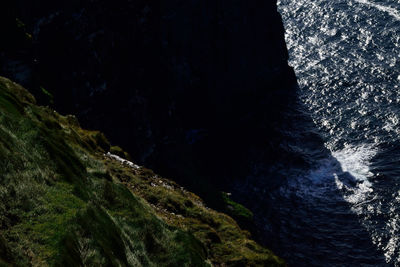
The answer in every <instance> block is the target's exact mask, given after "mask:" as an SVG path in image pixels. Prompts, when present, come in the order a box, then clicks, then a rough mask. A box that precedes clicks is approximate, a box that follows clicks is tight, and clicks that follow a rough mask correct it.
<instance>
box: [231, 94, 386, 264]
mask: <svg viewBox="0 0 400 267" xmlns="http://www.w3.org/2000/svg"><path fill="white" fill-rule="evenodd" d="M295 102H296V101H295ZM299 106H300V105H298V104H297V105H295V106H292V107H291V108H289V109H288V110H287V111H286V112H285V115H284V117H285V118H284V119H283V120H281V121H283V122H284V123H282V125H280V126H278V129H277V131H279V132H280V134H281V135H283V136H284V138H282V139H281V140H280V144H279V147H278V148H277V151H274V152H273V154H275V155H278V156H276V160H275V161H274V163H273V164H272V166H271V164H264V163H263V162H261V161H260V162H258V163H256V164H255V165H254V168H253V173H252V174H251V175H249V176H248V177H247V179H245V180H242V181H240V180H239V181H236V184H235V186H234V188H233V189H232V191H233V196H236V199H238V200H240V201H241V202H243V203H244V204H245V205H247V207H249V208H250V209H251V210H252V211H253V212H254V214H255V220H256V224H257V225H258V226H259V228H260V229H262V230H261V233H260V236H262V239H263V242H264V243H265V245H267V246H268V247H270V248H271V249H272V250H273V251H274V252H275V253H277V254H278V255H280V256H281V257H283V258H285V259H286V260H287V262H288V264H289V265H290V266H388V264H387V263H386V262H385V258H384V255H383V253H382V252H381V251H378V250H377V248H376V246H375V245H374V244H373V242H372V239H371V234H370V233H369V232H368V231H367V229H366V228H365V226H364V225H363V223H362V221H361V217H359V216H358V215H357V213H356V212H354V210H353V208H354V204H352V203H353V202H352V199H349V196H347V195H346V194H347V193H348V192H349V191H351V192H352V193H353V194H352V195H351V196H350V197H353V198H357V197H359V198H362V197H363V196H364V193H365V192H364V191H363V189H362V188H363V183H368V181H360V179H359V178H358V177H354V176H353V175H352V174H350V173H349V172H346V171H344V170H343V169H342V166H341V163H340V162H339V161H338V160H337V159H336V158H335V157H334V156H333V155H332V153H331V152H330V151H329V150H328V149H327V148H326V147H325V146H324V141H323V140H322V138H321V137H320V135H319V133H318V130H317V128H316V126H315V124H314V123H313V122H312V120H311V118H310V116H309V115H308V114H306V113H305V112H303V111H302V110H301V108H300V107H299ZM276 181H279V182H278V183H277V182H276ZM356 205H357V204H356Z"/></svg>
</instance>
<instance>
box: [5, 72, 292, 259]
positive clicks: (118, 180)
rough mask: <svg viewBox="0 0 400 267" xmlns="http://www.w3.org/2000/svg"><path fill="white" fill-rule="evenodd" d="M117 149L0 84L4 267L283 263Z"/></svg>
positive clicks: (18, 89) (69, 118) (228, 220)
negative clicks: (110, 151)
mask: <svg viewBox="0 0 400 267" xmlns="http://www.w3.org/2000/svg"><path fill="white" fill-rule="evenodd" d="M109 150H110V145H109V143H108V141H107V139H106V138H105V137H104V135H102V134H101V133H100V132H96V131H87V130H83V129H81V128H80V126H79V123H78V121H77V120H76V119H75V117H73V116H61V115H59V114H58V113H56V112H55V111H53V110H52V109H50V108H48V107H40V106H37V105H36V104H35V99H34V97H33V96H32V95H31V94H29V93H28V92H27V91H26V90H25V89H23V88H22V87H21V86H19V85H17V84H15V83H13V82H11V81H9V80H7V79H5V78H0V200H1V201H0V265H1V266H8V265H14V264H15V265H34V266H47V265H52V266H54V265H57V266H58V265H65V266H82V265H89V266H100V265H102V266H110V265H111V266H207V265H211V264H212V265H216V266H246V265H251V266H257V265H259V266H266V265H271V266H281V265H283V264H284V263H283V261H282V260H280V259H279V258H278V257H276V256H274V255H273V254H272V253H271V252H270V251H269V250H267V249H265V248H263V247H261V246H260V245H258V244H257V243H255V242H254V241H252V240H251V239H250V237H249V233H248V232H246V231H242V230H241V229H240V228H239V227H238V226H237V224H236V223H235V221H234V220H232V219H231V218H230V217H228V216H227V215H224V214H222V213H218V212H215V211H213V210H211V209H208V208H206V207H205V206H204V204H203V202H202V200H201V199H200V198H199V197H197V196H196V195H194V194H192V193H190V192H188V191H186V190H185V189H183V188H182V187H180V186H178V185H177V184H176V183H174V182H172V181H170V180H167V179H164V178H162V177H160V176H158V175H156V174H154V173H153V172H152V171H151V170H148V169H145V168H143V167H138V166H136V165H134V164H133V163H131V162H129V161H126V160H121V157H119V156H113V155H112V154H106V152H107V151H109ZM112 151H119V154H120V155H121V156H127V154H126V153H124V152H123V151H122V150H121V149H116V148H113V149H112Z"/></svg>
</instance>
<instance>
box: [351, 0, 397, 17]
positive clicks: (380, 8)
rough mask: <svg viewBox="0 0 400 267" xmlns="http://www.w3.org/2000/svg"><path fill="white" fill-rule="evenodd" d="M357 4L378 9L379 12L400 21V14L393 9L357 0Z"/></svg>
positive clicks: (366, 0) (365, 0)
mask: <svg viewBox="0 0 400 267" xmlns="http://www.w3.org/2000/svg"><path fill="white" fill-rule="evenodd" d="M355 1H356V2H357V3H360V4H364V5H367V6H369V7H373V8H375V9H378V10H379V11H382V12H385V13H387V14H389V15H390V16H392V17H394V18H395V19H396V20H400V12H399V11H398V10H396V9H394V8H392V7H388V6H383V5H379V4H376V3H373V2H370V1H368V0H355Z"/></svg>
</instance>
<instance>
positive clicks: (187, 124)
mask: <svg viewBox="0 0 400 267" xmlns="http://www.w3.org/2000/svg"><path fill="white" fill-rule="evenodd" d="M15 18H18V19H19V20H20V21H23V22H24V23H25V26H21V25H20V26H19V28H18V27H17V28H18V29H19V31H26V32H27V33H29V34H31V35H32V36H31V38H29V36H30V35H29V34H25V37H23V38H24V39H26V40H25V41H24V45H23V46H21V47H15V46H12V45H11V46H5V48H4V52H3V53H2V54H1V74H2V75H5V76H7V77H10V78H13V79H15V80H17V81H18V82H20V83H22V84H23V85H25V86H27V87H29V88H32V90H33V91H34V92H35V94H37V95H39V101H41V102H42V103H46V102H48V103H49V102H51V101H53V100H54V106H55V107H57V109H59V110H60V111H61V112H63V113H73V114H76V115H77V116H78V118H79V119H80V121H81V122H82V124H83V125H84V126H85V127H89V128H93V129H100V130H102V131H103V132H105V134H106V135H107V137H109V139H110V140H111V142H112V143H114V144H118V145H121V146H123V147H124V148H126V149H127V150H128V151H129V152H130V153H131V154H132V156H133V158H134V159H135V160H136V161H138V162H139V163H141V164H146V165H147V166H150V167H152V168H154V169H155V170H157V171H159V172H161V173H162V174H165V175H168V176H171V177H177V180H179V181H181V182H182V183H183V184H185V185H187V186H189V187H190V188H193V189H195V190H197V192H199V193H200V195H202V196H204V197H206V198H207V197H210V195H213V194H211V193H210V191H212V190H214V189H210V188H214V187H215V186H216V188H221V189H224V188H225V187H224V186H223V184H224V183H225V182H226V181H228V180H229V179H233V178H241V177H244V176H246V174H247V173H248V172H249V171H251V169H252V168H253V165H254V162H268V161H269V160H271V159H273V157H274V153H273V151H274V147H275V146H277V145H278V144H279V139H280V137H279V135H277V134H276V133H275V131H274V125H275V124H277V123H278V122H279V121H280V120H281V119H280V111H281V110H282V109H283V108H284V107H285V105H286V104H287V103H288V101H289V99H290V97H289V96H290V94H292V93H293V91H294V88H295V87H296V80H295V77H294V73H293V71H292V69H291V68H290V67H288V65H287V58H288V55H287V50H286V45H285V42H284V29H283V25H282V21H281V18H280V15H279V13H278V12H277V9H276V3H275V1H266V0H265V1H260V0H258V1H251V2H249V1H220V0H218V1H211V0H206V1H194V0H192V1H145V0H140V1H131V0H119V1H112V2H110V1H105V0H91V1H89V0H86V1H68V2H62V3H61V2H57V1H56V2H54V1H46V0H41V1H35V2H32V1H24V0H19V1H15V2H13V6H12V7H10V10H9V11H8V12H7V14H6V16H4V17H3V19H4V20H5V21H6V23H7V22H8V23H9V24H12V23H15ZM6 23H5V24H4V25H6ZM20 38H22V37H20ZM21 73H23V74H24V75H21ZM50 95H52V97H51V99H50ZM40 96H41V97H40ZM210 183H212V184H213V186H211V187H210V186H209V184H210ZM210 198H211V197H210Z"/></svg>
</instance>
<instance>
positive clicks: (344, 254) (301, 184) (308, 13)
mask: <svg viewBox="0 0 400 267" xmlns="http://www.w3.org/2000/svg"><path fill="white" fill-rule="evenodd" d="M278 4H279V11H280V13H281V15H282V17H283V21H284V25H285V29H286V42H287V45H288V49H289V54H290V65H291V66H293V67H294V69H295V72H296V76H297V78H298V81H299V85H300V89H299V92H298V97H299V103H300V104H299V110H301V112H302V113H303V115H302V116H306V117H308V118H310V121H311V122H310V123H308V124H307V123H301V120H299V122H298V123H297V124H298V125H297V126H296V123H294V126H292V127H293V131H292V133H293V132H297V135H298V137H294V138H292V139H294V140H298V141H292V143H291V144H288V145H287V147H288V150H291V151H294V153H300V154H302V156H303V157H304V158H306V159H307V158H310V160H308V162H309V166H307V168H300V169H294V168H291V166H290V165H288V166H280V167H279V166H277V167H276V169H279V170H280V171H276V172H275V173H280V174H281V176H282V177H284V178H282V179H285V182H283V183H282V184H281V185H280V186H279V187H278V188H277V189H272V190H269V191H268V190H264V191H263V192H264V193H261V194H258V192H259V191H260V186H261V185H260V184H262V183H261V182H259V181H260V180H262V177H257V179H254V181H255V182H249V183H253V184H252V185H241V186H248V187H249V190H250V191H251V190H253V191H254V194H252V197H254V198H255V199H257V201H258V203H264V202H265V203H273V204H266V205H265V206H263V205H260V204H257V203H250V202H251V201H250V200H249V203H250V205H251V206H252V207H256V208H255V209H254V210H255V213H256V214H258V223H259V225H265V226H264V229H263V231H264V233H267V234H266V237H267V238H268V241H267V243H268V244H269V246H270V247H272V248H273V249H274V250H275V252H276V253H278V254H279V255H281V256H283V257H285V258H286V259H287V261H288V262H289V264H290V265H292V266H400V121H399V120H400V90H399V86H400V48H399V46H400V1H399V0H392V1H390V0H381V1H378V0H335V1H327V0H313V1H310V0H280V1H279V3H278ZM288 132H290V130H288ZM310 132H312V133H310ZM307 135H309V136H308V137H307ZM313 136H314V137H315V138H313ZM318 138H321V139H322V145H321V146H320V147H319V146H318V145H316V144H313V141H312V139H318ZM299 140H306V141H299ZM310 140H311V141H310ZM289 143H290V142H289ZM282 165H284V164H282ZM265 192H269V193H265ZM249 199H250V198H249ZM263 201H264V202H263Z"/></svg>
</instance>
